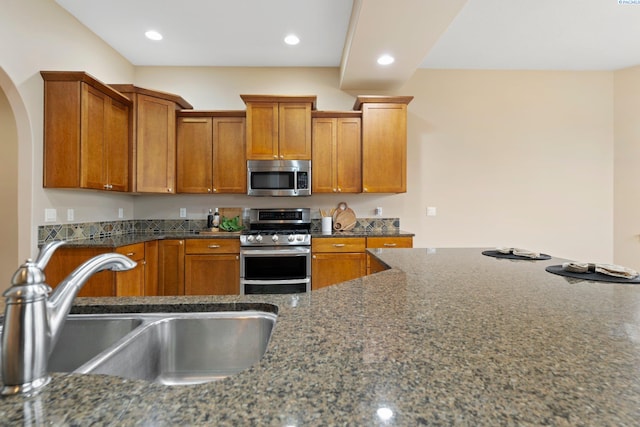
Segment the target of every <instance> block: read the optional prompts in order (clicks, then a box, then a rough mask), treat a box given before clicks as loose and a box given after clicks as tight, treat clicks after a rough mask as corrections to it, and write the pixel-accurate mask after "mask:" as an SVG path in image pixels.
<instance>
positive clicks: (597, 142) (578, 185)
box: [0, 0, 633, 261]
mask: <svg viewBox="0 0 640 427" xmlns="http://www.w3.org/2000/svg"><path fill="white" fill-rule="evenodd" d="M16 40H19V41H20V43H16ZM0 51H1V52H2V57H0V61H1V62H0V68H2V69H4V70H5V71H6V73H7V75H8V76H9V79H10V81H11V83H12V84H13V85H15V86H14V88H13V89H14V90H13V91H12V92H11V95H10V94H9V91H7V89H6V87H5V86H3V89H4V90H5V92H6V93H7V97H8V98H9V103H10V104H11V105H12V106H14V105H15V102H12V99H15V98H16V97H17V98H18V99H19V101H21V102H22V104H23V106H24V114H22V113H21V114H17V115H16V122H17V123H16V124H17V128H18V139H19V153H18V155H19V160H18V163H19V170H20V173H19V177H18V180H19V188H23V189H24V191H21V193H20V194H21V197H20V200H19V204H20V205H21V206H22V208H21V209H22V212H23V213H24V214H21V215H20V221H21V225H20V230H26V231H25V232H21V234H20V240H21V241H24V240H25V239H26V240H27V241H28V242H29V245H27V247H28V251H27V252H35V247H36V239H37V236H36V234H35V231H36V228H37V226H38V225H40V224H42V223H43V211H44V208H47V207H53V208H56V209H58V216H59V222H66V221H65V216H66V209H67V208H74V209H75V210H76V221H97V220H113V219H116V217H117V208H118V207H123V208H125V213H126V218H127V219H130V218H134V217H135V218H158V217H161V218H177V217H178V210H179V207H186V208H187V209H188V215H189V217H190V218H204V214H205V212H206V210H207V209H208V208H210V207H214V206H246V207H256V206H308V207H311V208H314V209H315V208H318V207H325V208H326V207H330V206H334V205H335V204H337V203H338V202H339V201H341V200H346V201H347V202H349V203H350V204H351V205H352V207H353V208H354V209H355V210H356V213H357V214H358V215H359V216H372V215H373V209H374V208H375V207H376V206H380V207H382V208H383V216H385V217H396V216H397V217H400V218H401V221H402V228H403V229H406V230H409V231H413V232H415V233H416V239H415V244H416V246H420V247H453V246H478V247H480V246H496V245H512V246H522V247H527V248H530V249H537V250H541V251H543V252H547V253H551V254H553V255H558V256H562V257H567V258H572V259H585V260H595V261H611V260H612V258H613V211H614V209H613V208H614V205H613V198H614V190H613V176H614V172H613V155H614V143H613V136H614V106H613V102H614V101H613V100H614V73H612V72H553V71H549V72H526V71H452V70H419V71H418V72H416V74H415V75H414V76H413V78H412V79H411V80H410V81H409V82H408V83H407V84H406V85H405V86H404V87H403V88H401V89H400V90H398V91H397V92H396V94H401V95H414V96H415V100H414V101H413V102H412V103H411V104H410V105H409V121H408V128H409V129H408V131H409V141H408V154H409V163H408V175H409V183H408V192H407V193H406V194H399V195H376V196H371V195H367V196H363V195H353V196H345V197H338V196H333V195H314V196H312V197H311V198H299V199H298V198H296V199H265V198H247V197H244V196H206V195H203V196H183V195H177V196H129V195H117V194H104V193H98V192H86V191H63V190H56V191H54V190H43V189H42V188H41V176H42V93H43V92H42V90H43V84H42V79H41V78H40V76H39V74H38V72H39V71H40V70H42V69H58V70H85V71H88V72H89V73H91V74H92V75H94V76H95V77H97V78H99V79H101V80H103V81H105V82H116V83H120V82H133V83H135V84H138V85H140V86H144V87H149V88H152V89H159V90H165V91H169V92H175V93H178V94H180V95H182V96H183V97H184V98H185V99H187V100H188V101H190V102H191V103H192V104H193V105H194V106H195V107H196V108H198V109H242V108H244V106H243V104H242V101H241V99H240V97H239V95H240V94H242V93H283V94H316V95H318V108H319V109H323V110H330V109H336V110H349V109H351V108H352V105H353V100H354V95H355V94H353V93H346V92H344V91H341V90H340V89H338V81H339V72H338V70H337V69H330V68H302V69H300V68H279V69H261V68H257V69H254V68H196V67H193V68H180V67H134V66H132V65H131V64H130V63H129V62H128V61H126V60H125V59H124V58H123V57H121V56H120V55H118V54H117V53H116V52H114V51H113V50H112V49H111V48H110V47H108V46H107V45H105V44H104V43H103V42H102V41H101V40H99V39H98V38H97V37H96V36H95V35H94V34H93V33H91V32H89V31H88V30H86V29H85V28H84V27H82V26H81V25H80V24H79V23H78V22H77V21H76V20H75V19H74V18H72V17H71V16H69V15H68V14H67V13H66V12H64V11H63V10H61V9H60V8H59V7H58V6H57V5H56V4H55V3H54V2H52V1H49V0H23V1H20V2H3V13H2V15H1V16H0ZM622 75H623V73H621V74H620V76H622ZM618 80H619V79H618V75H616V94H617V93H618V92H617V88H618ZM620 81H621V80H620ZM0 84H2V80H0ZM14 92H15V93H14ZM12 97H13V98H12ZM616 99H618V98H616ZM616 105H617V104H616ZM618 110H619V109H618V108H616V112H618ZM618 128H619V126H618V125H617V124H616V135H618V134H619V132H618ZM616 149H618V144H617V145H616ZM616 176H618V175H616ZM619 189H620V192H621V193H622V196H625V197H632V196H633V194H627V192H626V190H625V189H624V188H622V187H619ZM616 195H617V200H619V199H620V197H622V196H620V197H618V193H616ZM2 202H5V200H2ZM427 206H435V207H437V209H438V215H437V216H436V217H426V215H425V210H426V207H427ZM26 255H30V254H21V255H20V258H23V257H25V256H26Z"/></svg>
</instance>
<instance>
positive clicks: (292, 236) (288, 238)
mask: <svg viewBox="0 0 640 427" xmlns="http://www.w3.org/2000/svg"><path fill="white" fill-rule="evenodd" d="M287 240H288V241H290V242H293V241H294V240H296V236H294V235H293V234H289V237H287Z"/></svg>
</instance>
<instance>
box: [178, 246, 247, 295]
mask: <svg viewBox="0 0 640 427" xmlns="http://www.w3.org/2000/svg"><path fill="white" fill-rule="evenodd" d="M239 293H240V260H239V256H238V255H235V254H225V255H187V256H186V261H185V295H238V294H239Z"/></svg>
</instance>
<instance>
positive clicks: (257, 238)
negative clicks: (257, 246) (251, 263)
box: [256, 234, 262, 243]
mask: <svg viewBox="0 0 640 427" xmlns="http://www.w3.org/2000/svg"><path fill="white" fill-rule="evenodd" d="M256 242H258V243H260V242H262V236H261V235H259V234H258V235H257V236H256Z"/></svg>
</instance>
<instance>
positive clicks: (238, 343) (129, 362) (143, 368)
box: [85, 312, 276, 385]
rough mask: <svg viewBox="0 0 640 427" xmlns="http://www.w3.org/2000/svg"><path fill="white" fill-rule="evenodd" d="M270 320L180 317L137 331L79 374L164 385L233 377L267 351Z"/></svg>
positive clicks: (258, 316) (257, 315) (244, 315)
mask: <svg viewBox="0 0 640 427" xmlns="http://www.w3.org/2000/svg"><path fill="white" fill-rule="evenodd" d="M275 319H276V316H275V315H273V314H271V313H262V312H235V313H234V312H228V313H207V314H199V315H198V314H195V313H194V314H191V315H189V316H185V315H182V316H180V317H174V318H166V319H161V320H158V321H156V322H153V323H151V324H149V325H148V326H147V327H144V328H142V329H141V330H140V331H139V333H137V334H135V335H134V336H132V337H131V338H130V339H128V340H127V341H126V342H125V343H124V344H122V345H119V346H117V347H116V348H115V349H114V350H113V351H112V352H110V354H108V355H107V357H105V358H103V359H102V360H99V361H97V362H96V363H94V364H92V366H90V367H88V369H86V370H85V372H88V373H97V374H107V375H116V376H120V377H124V378H132V379H143V380H147V381H152V382H156V383H160V384H165V385H184V384H198V383H202V382H208V381H215V380H218V379H221V378H225V377H227V376H230V375H234V374H237V373H238V372H240V371H243V370H245V369H247V368H249V367H251V366H252V365H253V364H255V363H256V362H258V361H259V360H260V359H261V358H262V356H263V355H264V353H265V352H266V350H267V345H268V343H269V338H270V337H271V332H272V330H273V326H274V324H275Z"/></svg>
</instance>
